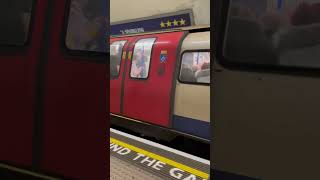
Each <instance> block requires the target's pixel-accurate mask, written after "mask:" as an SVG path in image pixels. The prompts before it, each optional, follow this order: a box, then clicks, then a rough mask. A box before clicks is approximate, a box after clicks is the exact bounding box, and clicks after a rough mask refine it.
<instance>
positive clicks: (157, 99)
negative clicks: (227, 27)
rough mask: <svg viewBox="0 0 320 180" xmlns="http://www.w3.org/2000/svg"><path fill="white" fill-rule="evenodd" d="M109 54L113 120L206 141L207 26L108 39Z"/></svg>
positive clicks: (150, 131)
mask: <svg viewBox="0 0 320 180" xmlns="http://www.w3.org/2000/svg"><path fill="white" fill-rule="evenodd" d="M110 55H111V58H110V112H111V122H112V123H113V124H115V125H118V126H123V127H126V128H129V129H131V130H134V131H136V132H140V133H143V134H146V135H148V136H152V137H158V138H159V136H166V133H163V132H164V131H167V130H168V131H167V132H174V133H172V134H183V136H188V137H193V138H196V139H201V140H205V141H207V142H208V141H209V139H210V131H209V124H210V110H209V109H210V30H209V27H189V28H182V29H175V30H170V31H161V32H151V33H144V34H136V35H126V36H115V37H111V39H110ZM159 133H160V134H159ZM160 138H162V137H160Z"/></svg>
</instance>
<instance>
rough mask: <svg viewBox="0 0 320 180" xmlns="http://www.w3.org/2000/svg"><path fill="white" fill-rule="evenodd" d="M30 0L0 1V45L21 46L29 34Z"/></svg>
mask: <svg viewBox="0 0 320 180" xmlns="http://www.w3.org/2000/svg"><path fill="white" fill-rule="evenodd" d="M32 3H33V1H32V0H23V1H21V0H1V1H0V44H1V45H23V44H24V43H25V42H26V40H27V37H28V34H29V26H30V21H31V18H30V17H31V10H32Z"/></svg>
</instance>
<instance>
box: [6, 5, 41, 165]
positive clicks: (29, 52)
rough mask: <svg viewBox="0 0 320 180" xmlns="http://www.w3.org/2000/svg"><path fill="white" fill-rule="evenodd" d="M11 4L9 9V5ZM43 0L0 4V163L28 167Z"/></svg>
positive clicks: (30, 162)
mask: <svg viewBox="0 0 320 180" xmlns="http://www.w3.org/2000/svg"><path fill="white" fill-rule="evenodd" d="M8 5H10V6H8ZM45 7H46V1H40V2H37V3H35V1H34V0H25V1H19V0H10V1H1V2H0V25H1V27H0V62H1V66H0V83H1V88H0V99H1V100H0V107H1V113H0V143H1V144H0V147H1V148H0V162H1V163H9V164H13V165H22V166H31V164H32V143H33V140H32V138H33V135H34V134H33V128H34V114H35V109H36V106H35V103H36V101H35V99H36V93H35V92H36V81H37V79H36V74H37V65H38V63H39V55H40V52H41V51H39V49H41V42H42V32H43V29H44V28H43V27H44V18H43V17H44V16H45V15H46V12H45V10H44V9H45Z"/></svg>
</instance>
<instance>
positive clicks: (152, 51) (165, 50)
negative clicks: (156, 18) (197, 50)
mask: <svg viewBox="0 0 320 180" xmlns="http://www.w3.org/2000/svg"><path fill="white" fill-rule="evenodd" d="M184 33H185V32H172V33H161V34H153V35H141V36H138V38H137V39H136V40H135V43H134V45H133V46H132V47H130V49H129V54H130V56H129V58H128V66H127V69H126V75H125V82H124V95H123V114H124V115H125V116H128V117H131V118H135V119H138V120H142V121H145V122H148V123H152V124H157V125H161V126H166V127H168V126H170V125H171V124H170V116H171V112H172V111H171V110H172V109H171V108H172V101H173V100H172V98H173V96H172V94H173V92H172V87H173V76H174V72H175V67H176V58H177V57H178V52H179V49H178V47H179V46H180V45H181V41H182V37H183V35H184ZM131 54H132V56H131Z"/></svg>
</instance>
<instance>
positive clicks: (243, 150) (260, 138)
mask: <svg viewBox="0 0 320 180" xmlns="http://www.w3.org/2000/svg"><path fill="white" fill-rule="evenodd" d="M213 3H214V5H213V7H215V9H213V12H214V13H215V15H214V16H213V17H214V19H213V22H214V25H213V26H214V27H215V31H214V43H213V44H214V46H213V47H214V48H213V49H214V52H215V56H216V58H215V61H214V66H213V67H214V68H213V74H214V91H213V104H214V108H212V112H213V119H214V126H213V127H212V129H213V130H212V131H213V139H214V141H212V146H211V157H212V163H214V167H213V168H215V171H214V172H213V174H214V178H215V179H228V180H234V179H251V178H257V179H290V180H293V179H320V173H319V162H320V153H319V152H320V143H319V142H320V131H319V129H320V121H319V120H320V113H319V107H320V93H319V92H320V0H259V1H257V0H220V1H213ZM239 176H245V177H239Z"/></svg>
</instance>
